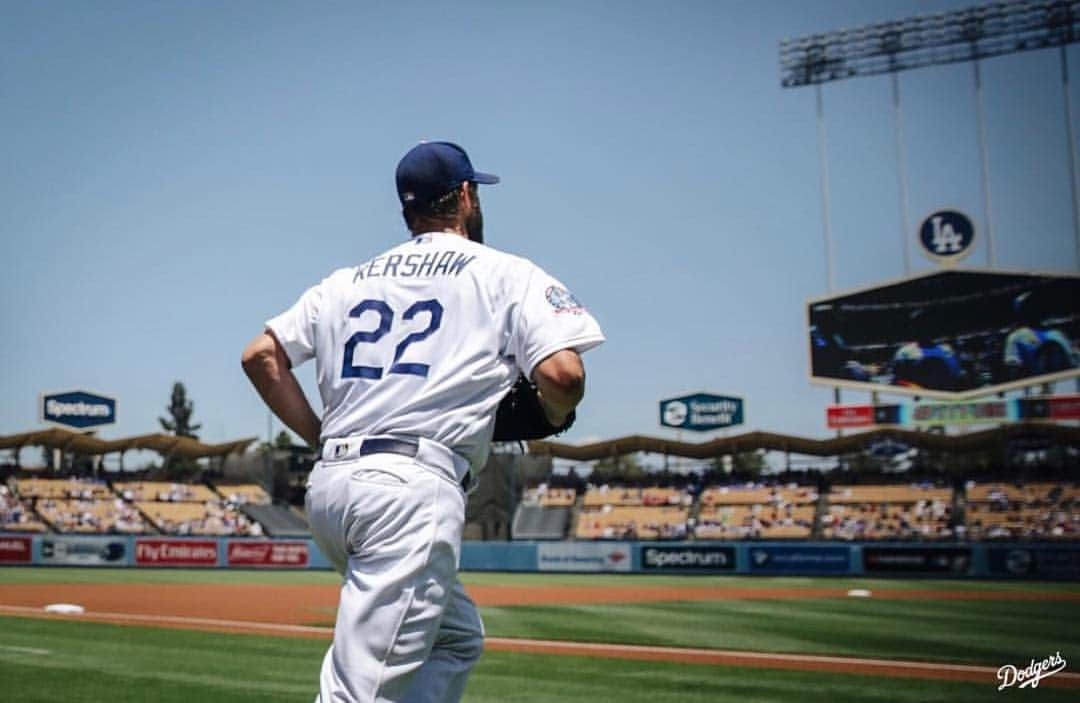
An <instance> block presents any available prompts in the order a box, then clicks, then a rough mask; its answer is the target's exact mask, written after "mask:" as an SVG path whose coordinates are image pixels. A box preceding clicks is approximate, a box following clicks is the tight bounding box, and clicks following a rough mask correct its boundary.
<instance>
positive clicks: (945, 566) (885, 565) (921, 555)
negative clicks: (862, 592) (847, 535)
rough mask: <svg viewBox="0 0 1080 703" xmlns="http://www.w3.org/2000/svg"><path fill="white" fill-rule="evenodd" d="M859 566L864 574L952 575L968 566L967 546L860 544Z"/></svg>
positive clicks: (963, 571)
mask: <svg viewBox="0 0 1080 703" xmlns="http://www.w3.org/2000/svg"><path fill="white" fill-rule="evenodd" d="M863 568H864V569H865V570H866V573H868V574H885V573H889V574H896V573H904V574H952V575H956V576H959V575H963V574H966V573H968V571H970V569H971V549H970V548H967V547H955V548H950V547H913V548H910V549H905V548H903V547H864V548H863Z"/></svg>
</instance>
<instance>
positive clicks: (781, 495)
mask: <svg viewBox="0 0 1080 703" xmlns="http://www.w3.org/2000/svg"><path fill="white" fill-rule="evenodd" d="M817 500H818V493H817V489H816V488H813V487H811V486H798V485H794V484H789V485H784V486H768V485H761V484H753V483H751V484H737V485H732V486H713V487H710V488H707V489H705V491H704V492H703V493H702V494H701V508H700V510H699V512H698V516H697V520H696V523H695V525H694V536H695V537H697V538H698V539H748V538H762V539H807V538H809V537H810V536H811V535H812V534H813V529H814V521H815V517H816V511H817V507H816V503H817Z"/></svg>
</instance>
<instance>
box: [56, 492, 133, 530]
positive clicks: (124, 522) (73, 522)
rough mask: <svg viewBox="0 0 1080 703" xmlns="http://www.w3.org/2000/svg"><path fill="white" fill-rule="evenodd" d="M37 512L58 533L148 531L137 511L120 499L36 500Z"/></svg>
mask: <svg viewBox="0 0 1080 703" xmlns="http://www.w3.org/2000/svg"><path fill="white" fill-rule="evenodd" d="M37 511H38V514H39V515H41V517H42V518H43V519H45V520H46V521H48V522H49V524H51V525H52V526H53V528H55V529H56V530H57V531H58V532H80V533H91V534H104V533H120V534H144V533H146V532H150V531H151V530H150V526H149V524H148V523H147V522H146V520H145V519H144V518H143V516H142V515H141V514H140V513H139V511H138V510H137V509H136V508H135V507H134V506H132V505H130V504H129V503H126V502H124V501H123V500H122V499H120V498H112V499H106V500H82V499H75V500H63V499H56V498H42V499H39V500H38V501H37Z"/></svg>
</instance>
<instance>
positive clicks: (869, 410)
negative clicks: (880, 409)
mask: <svg viewBox="0 0 1080 703" xmlns="http://www.w3.org/2000/svg"><path fill="white" fill-rule="evenodd" d="M825 421H826V423H827V424H828V426H829V429H832V430H842V429H844V428H847V427H873V426H874V425H875V424H877V423H876V422H875V421H874V406H873V405H830V406H829V407H828V408H826V409H825Z"/></svg>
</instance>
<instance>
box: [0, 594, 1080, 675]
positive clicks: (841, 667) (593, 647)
mask: <svg viewBox="0 0 1080 703" xmlns="http://www.w3.org/2000/svg"><path fill="white" fill-rule="evenodd" d="M0 614H7V615H15V616H19V617H32V618H42V619H48V620H84V621H85V620H89V621H96V622H106V623H119V624H124V623H129V624H135V623H137V624H145V625H164V626H172V627H179V628H185V629H212V630H222V631H228V632H246V633H265V632H270V633H276V634H281V635H289V636H293V637H297V636H299V637H309V638H319V639H330V637H332V636H333V633H334V630H333V628H331V627H315V626H310V625H288V624H284V623H266V622H252V621H248V620H222V619H217V618H196V617H183V616H178V615H143V614H136V613H111V612H86V613H82V614H79V615H61V614H55V613H46V612H45V611H44V610H43V609H41V608H32V607H26V606H14V605H0ZM484 647H485V648H486V649H490V650H492V651H504V652H524V653H530V654H551V655H562V656H567V655H576V656H586V657H599V658H607V659H633V660H643V661H670V662H678V663H694V664H709V665H715V666H743V667H754V668H765V669H788V670H800V671H823V672H833V673H843V674H862V675H872V676H888V677H900V678H919V679H939V680H953V681H969V682H976V683H985V684H988V685H989V684H993V685H995V686H996V684H997V671H998V670H997V669H996V668H995V667H990V666H977V665H971V664H949V663H937V662H918V661H905V660H899V659H871V658H862V657H841V656H828V655H818V654H785V653H780V652H776V653H771V652H752V651H736V650H724V649H698V648H689V647H657V646H651V645H634V644H599V643H592V642H569V641H558V640H537V639H517V638H511V637H487V638H485V639H484ZM0 649H8V650H18V651H24V652H27V653H33V654H38V653H46V652H47V650H33V651H32V648H28V647H24V648H16V647H4V646H2V645H0ZM1039 683H1040V685H1042V686H1053V687H1064V688H1080V674H1074V673H1065V672H1062V673H1059V674H1055V675H1053V676H1052V677H1049V678H1046V679H1043V680H1042V681H1040V682H1039Z"/></svg>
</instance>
